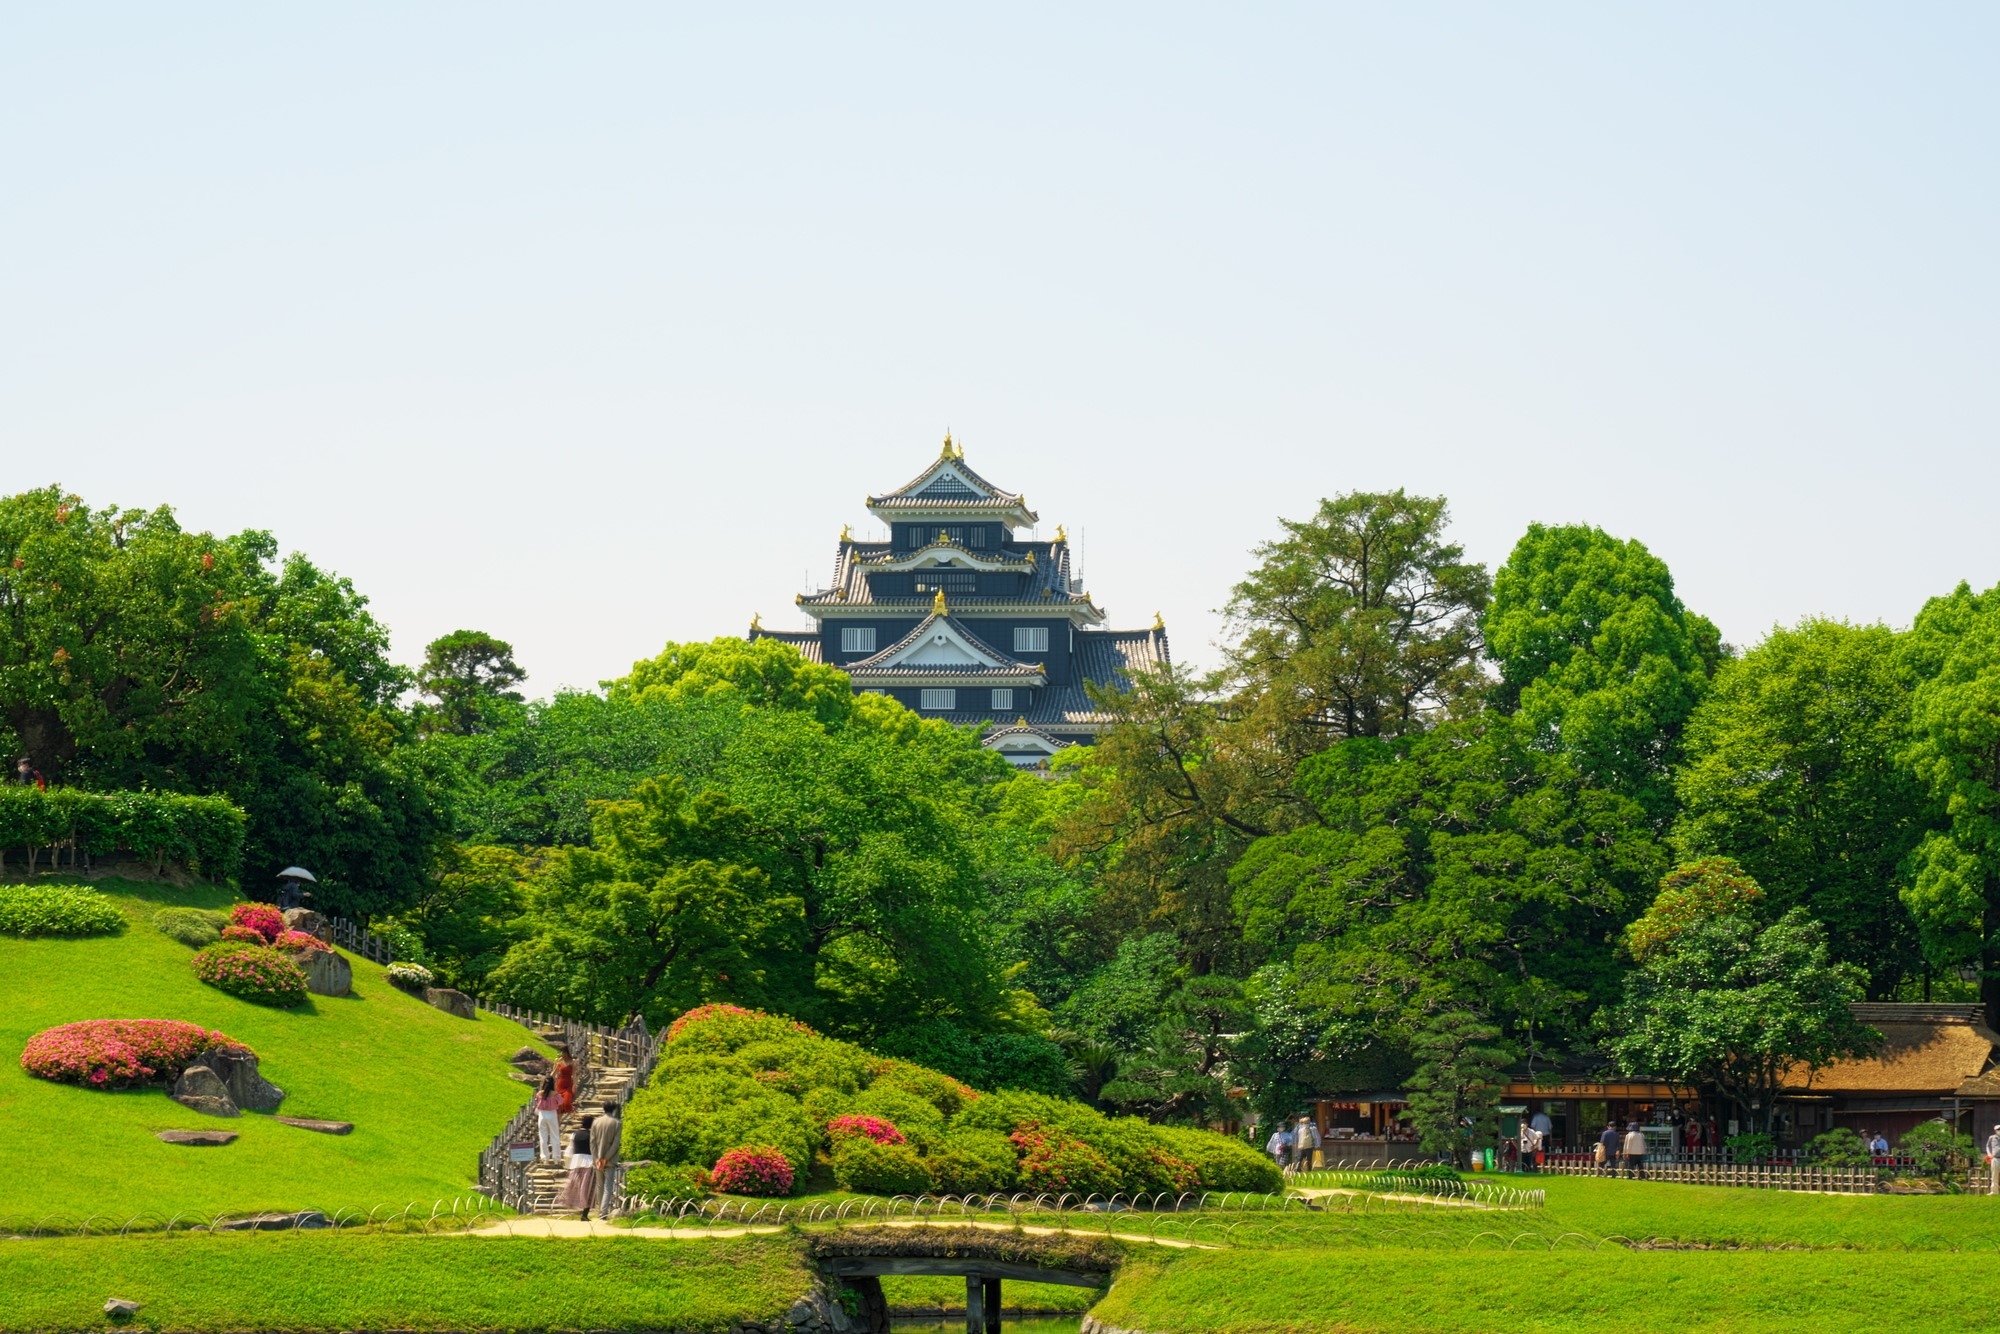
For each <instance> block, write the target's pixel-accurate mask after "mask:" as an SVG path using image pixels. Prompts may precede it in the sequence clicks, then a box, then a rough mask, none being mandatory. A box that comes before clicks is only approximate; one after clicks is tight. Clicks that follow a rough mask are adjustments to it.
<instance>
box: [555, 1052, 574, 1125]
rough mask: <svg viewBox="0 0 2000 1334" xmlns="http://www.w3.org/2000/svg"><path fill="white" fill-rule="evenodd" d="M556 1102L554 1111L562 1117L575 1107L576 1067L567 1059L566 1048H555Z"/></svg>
mask: <svg viewBox="0 0 2000 1334" xmlns="http://www.w3.org/2000/svg"><path fill="white" fill-rule="evenodd" d="M556 1100H557V1103H558V1104H559V1105H558V1106H557V1108H556V1110H557V1111H559V1112H560V1113H562V1115H564V1116H568V1115H569V1113H570V1109H571V1108H572V1107H574V1106H576V1065H575V1063H574V1062H572V1061H571V1060H570V1058H569V1048H568V1047H557V1048H556Z"/></svg>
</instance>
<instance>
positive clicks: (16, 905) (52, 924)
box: [0, 885, 125, 936]
mask: <svg viewBox="0 0 2000 1334" xmlns="http://www.w3.org/2000/svg"><path fill="white" fill-rule="evenodd" d="M124 927H125V914H124V913H122V912H120V911H118V906H117V905H116V904H114V903H111V902H109V901H108V900H106V899H105V897H104V896H103V895H102V894H99V893H98V892H97V891H96V890H94V889H86V888H84V887H83V886H81V885H0V936H108V935H113V934H116V933H117V932H119V931H122V930H123V929H124Z"/></svg>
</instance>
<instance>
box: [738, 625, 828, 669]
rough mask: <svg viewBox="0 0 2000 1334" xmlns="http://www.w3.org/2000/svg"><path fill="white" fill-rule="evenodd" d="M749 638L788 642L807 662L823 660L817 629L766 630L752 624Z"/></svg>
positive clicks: (781, 642)
mask: <svg viewBox="0 0 2000 1334" xmlns="http://www.w3.org/2000/svg"><path fill="white" fill-rule="evenodd" d="M750 638H752V639H775V640H777V641H778V642H779V643H780V644H790V645H791V646H792V647H793V648H795V649H797V650H798V651H799V656H800V657H802V658H804V659H805V660H806V661H807V662H821V661H824V658H823V655H822V654H821V652H820V639H819V631H817V630H766V629H765V628H764V627H763V626H762V625H757V624H753V625H751V627H750Z"/></svg>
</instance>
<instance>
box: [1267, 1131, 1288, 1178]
mask: <svg viewBox="0 0 2000 1334" xmlns="http://www.w3.org/2000/svg"><path fill="white" fill-rule="evenodd" d="M1264 1152H1265V1153H1268V1154H1270V1155H1271V1161H1272V1162H1274V1163H1276V1164H1277V1165H1278V1170H1279V1171H1280V1172H1282V1171H1284V1170H1285V1169H1286V1168H1287V1167H1289V1166H1290V1165H1291V1161H1292V1128H1291V1127H1290V1126H1288V1125H1286V1124H1285V1123H1284V1122H1283V1121H1280V1122H1278V1128H1277V1129H1276V1130H1273V1131H1272V1132H1271V1138H1269V1139H1267V1140H1265V1141H1264Z"/></svg>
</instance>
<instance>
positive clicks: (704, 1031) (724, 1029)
mask: <svg viewBox="0 0 2000 1334" xmlns="http://www.w3.org/2000/svg"><path fill="white" fill-rule="evenodd" d="M798 1033H804V1034H806V1035H807V1036H808V1037H812V1036H816V1035H815V1034H814V1033H813V1031H812V1030H811V1029H810V1028H808V1027H806V1026H805V1025H804V1024H802V1023H800V1022H799V1021H798V1020H796V1019H786V1018H784V1017H783V1016H781V1015H775V1014H766V1013H764V1012H763V1011H762V1010H746V1009H744V1008H743V1007H742V1006H740V1005H700V1006H696V1007H695V1008H694V1009H692V1010H689V1011H688V1012H687V1013H686V1014H684V1015H682V1016H681V1017H680V1018H678V1019H676V1020H674V1022H673V1023H671V1024H669V1025H668V1026H667V1041H668V1042H669V1043H679V1042H685V1043H687V1044H688V1045H689V1046H690V1047H693V1046H700V1047H705V1048H706V1049H708V1050H710V1051H719V1052H724V1053H728V1052H734V1051H735V1050H736V1049H737V1048H739V1047H745V1046H748V1045H749V1044H750V1043H752V1042H763V1041H770V1040H773V1039H776V1040H780V1041H782V1040H783V1039H785V1038H788V1037H791V1036H793V1035H794V1034H798Z"/></svg>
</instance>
